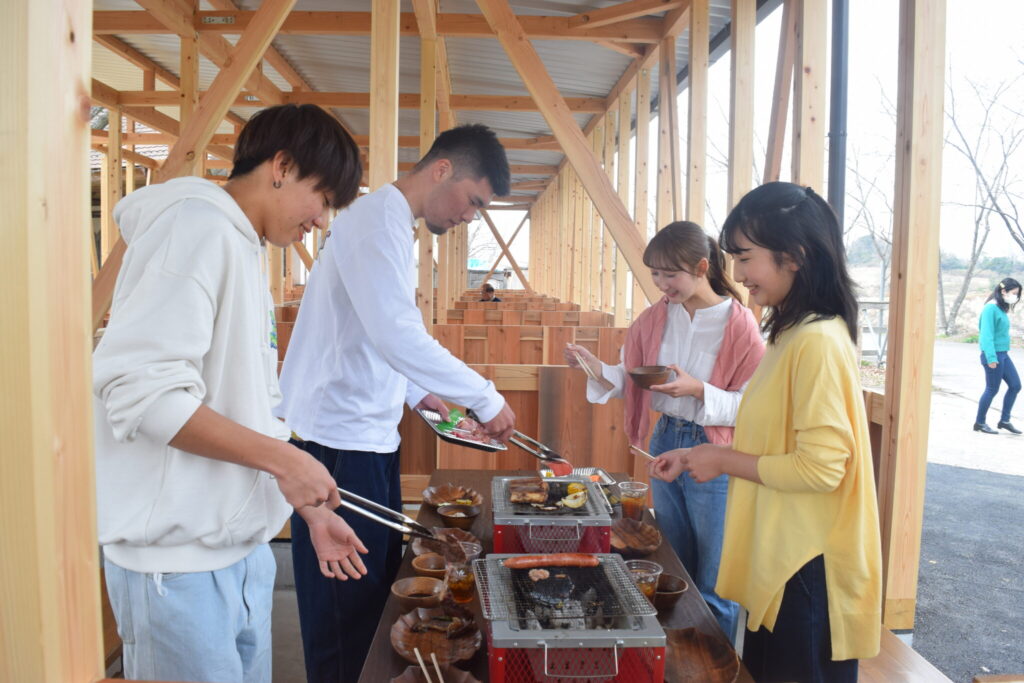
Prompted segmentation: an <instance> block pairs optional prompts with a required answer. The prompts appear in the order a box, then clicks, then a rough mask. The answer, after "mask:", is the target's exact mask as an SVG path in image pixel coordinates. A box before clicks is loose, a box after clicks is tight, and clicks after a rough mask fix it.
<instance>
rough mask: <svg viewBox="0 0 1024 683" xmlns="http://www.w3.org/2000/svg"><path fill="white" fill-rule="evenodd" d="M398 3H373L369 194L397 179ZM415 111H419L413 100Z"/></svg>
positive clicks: (378, 0) (381, 0)
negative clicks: (416, 109) (371, 161)
mask: <svg viewBox="0 0 1024 683" xmlns="http://www.w3.org/2000/svg"><path fill="white" fill-rule="evenodd" d="M398 19H399V7H398V0H373V22H372V26H373V29H372V36H371V38H370V84H371V92H370V93H369V95H370V159H372V160H373V165H372V166H370V168H369V169H368V173H369V177H370V185H369V187H370V191H371V192H372V191H374V190H376V189H378V188H379V187H381V186H382V185H386V184H387V183H390V182H392V181H393V180H395V179H396V178H397V177H398V168H397V167H398V24H399V22H398ZM416 107H417V108H419V107H420V101H419V96H417V101H416Z"/></svg>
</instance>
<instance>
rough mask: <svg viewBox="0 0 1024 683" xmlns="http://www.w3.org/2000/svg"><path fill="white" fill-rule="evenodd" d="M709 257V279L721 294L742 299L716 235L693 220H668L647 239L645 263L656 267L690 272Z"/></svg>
mask: <svg viewBox="0 0 1024 683" xmlns="http://www.w3.org/2000/svg"><path fill="white" fill-rule="evenodd" d="M704 258H706V259H707V260H708V272H707V278H708V283H709V284H710V285H711V290H712V291H713V292H714V293H715V294H718V295H719V296H731V297H732V298H733V299H736V300H738V301H739V300H740V295H739V293H738V292H737V291H736V287H735V285H733V282H732V279H731V278H730V277H729V274H728V273H727V272H726V270H725V255H724V254H723V253H722V250H721V249H719V248H718V242H717V241H716V240H715V238H714V237H712V236H711V235H709V234H707V233H706V232H704V228H702V227H700V226H699V225H697V224H696V223H692V222H690V221H676V222H675V223H669V224H668V225H666V226H665V227H664V228H662V229H661V230H659V231H658V233H657V234H656V235H655V236H654V237H653V238H652V239H651V241H650V242H648V243H647V248H646V249H645V250H644V265H645V266H647V267H648V268H653V269H655V270H668V271H673V272H678V271H680V270H681V271H684V272H687V273H690V274H691V275H692V274H693V273H694V271H695V270H696V268H697V264H699V263H700V260H701V259H704Z"/></svg>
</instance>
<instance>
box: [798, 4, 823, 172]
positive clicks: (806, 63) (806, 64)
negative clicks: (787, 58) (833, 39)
mask: <svg viewBox="0 0 1024 683" xmlns="http://www.w3.org/2000/svg"><path fill="white" fill-rule="evenodd" d="M799 8H800V9H799V12H798V13H797V22H796V27H797V28H796V68H795V73H796V74H797V78H796V80H795V81H794V89H793V158H792V161H793V182H794V183H797V184H799V185H806V186H809V187H813V188H814V189H815V190H817V191H819V192H820V191H823V187H824V184H825V126H826V124H827V123H828V115H827V111H826V108H825V107H826V104H825V85H826V83H827V79H828V59H827V55H826V50H825V43H826V41H827V38H828V0H801V1H800V4H799Z"/></svg>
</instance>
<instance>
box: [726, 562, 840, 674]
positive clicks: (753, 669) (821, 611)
mask: <svg viewBox="0 0 1024 683" xmlns="http://www.w3.org/2000/svg"><path fill="white" fill-rule="evenodd" d="M743 663H744V664H746V666H747V669H749V670H750V675H751V676H753V677H754V680H755V681H757V682H758V683H775V682H776V681H778V682H782V681H795V682H796V683H857V660H856V659H845V660H841V661H838V662H834V661H832V630H831V629H830V628H829V622H828V589H827V587H826V585H825V559H824V556H822V555H818V556H817V557H815V558H814V559H813V560H811V561H810V562H808V563H807V564H805V565H804V566H803V567H801V568H800V569H799V570H798V571H797V573H796V574H794V575H793V578H791V579H790V580H789V581H787V582H786V588H785V592H784V593H783V594H782V604H781V605H780V606H779V614H778V617H776V619H775V628H774V629H773V630H772V631H768V629H766V628H765V627H764V626H762V627H761V628H759V629H758V630H757V631H747V633H746V636H745V639H744V641H743Z"/></svg>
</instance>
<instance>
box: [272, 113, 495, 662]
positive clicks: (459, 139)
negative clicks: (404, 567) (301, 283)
mask: <svg viewBox="0 0 1024 683" xmlns="http://www.w3.org/2000/svg"><path fill="white" fill-rule="evenodd" d="M508 191H509V166H508V160H507V158H506V156H505V150H504V148H503V147H502V146H501V143H499V142H498V139H497V137H496V136H495V134H494V132H493V131H492V130H490V129H489V128H487V127H486V126H481V125H470V126H461V127H458V128H453V129H451V130H448V131H445V132H444V133H442V134H441V135H440V136H438V138H437V139H436V140H435V141H434V144H433V146H432V147H431V148H430V150H429V151H428V152H427V154H426V155H425V156H424V157H423V158H422V159H420V161H419V162H418V163H417V164H416V166H415V167H414V168H413V169H412V171H411V172H410V173H408V174H407V175H405V176H403V177H402V178H399V179H398V180H396V181H395V182H394V183H389V184H386V185H384V186H383V187H381V188H379V189H378V190H376V191H374V192H371V193H370V194H368V195H365V196H362V197H360V198H359V199H357V200H356V201H355V202H353V203H352V205H351V206H349V207H348V208H347V209H345V210H344V211H342V212H341V213H340V214H338V216H337V218H335V219H334V221H333V222H332V223H331V226H330V230H329V231H328V233H327V235H328V236H327V238H326V242H325V244H324V246H323V248H322V249H321V250H320V252H319V255H318V257H317V262H316V264H315V265H314V267H313V270H312V272H311V273H310V276H309V280H308V282H307V284H306V290H305V293H304V295H303V297H302V305H301V306H300V310H299V316H298V319H297V320H296V323H295V328H294V331H293V333H292V337H291V341H290V344H289V346H288V353H287V355H286V357H285V360H284V367H283V368H282V371H281V389H282V392H283V394H284V400H283V401H282V402H281V404H280V406H278V410H277V415H278V416H279V417H282V418H284V420H285V421H286V422H287V423H288V425H289V426H290V427H291V428H292V431H293V432H294V434H295V437H294V438H293V443H295V444H296V445H297V446H298V447H299V448H302V449H304V450H305V451H307V452H308V453H310V454H312V455H313V456H314V457H316V458H317V460H319V461H320V462H322V463H323V464H324V465H325V466H326V467H327V469H328V470H330V471H331V473H332V474H333V475H334V478H335V480H336V481H337V483H338V486H340V487H342V488H344V489H346V490H347V491H351V492H353V493H355V494H357V495H360V496H362V497H364V498H368V499H370V500H373V501H375V502H377V503H379V504H381V505H386V506H388V507H391V508H393V509H395V510H401V493H402V491H401V482H400V479H399V451H398V447H399V434H398V423H399V421H401V419H402V404H403V403H405V404H406V405H408V406H409V407H410V408H428V409H431V410H437V411H439V412H441V413H442V414H444V415H447V414H448V408H447V406H445V404H444V401H443V400H442V399H441V398H439V397H444V399H447V400H451V401H453V402H455V403H458V404H459V405H464V406H468V407H469V408H472V409H473V410H474V411H476V414H477V415H479V416H480V419H481V420H482V421H483V427H484V429H485V430H486V431H487V432H488V433H489V434H490V435H491V436H492V437H494V438H497V439H501V440H507V439H508V437H509V436H511V433H512V429H513V427H514V424H515V415H513V413H512V410H511V409H510V408H509V406H508V404H507V403H506V402H505V399H504V398H502V396H501V394H499V393H498V392H497V390H496V389H495V387H494V383H493V382H490V381H488V380H486V379H484V378H483V377H482V376H480V375H479V374H477V373H476V372H474V371H473V370H470V369H469V367H468V366H467V365H466V364H465V363H463V362H462V361H460V360H459V359H458V358H455V357H454V356H453V355H452V354H451V353H449V352H448V351H447V350H446V349H445V348H444V347H443V346H441V345H440V344H439V343H438V342H437V341H436V340H435V339H434V338H433V337H431V336H430V334H429V333H428V332H427V330H426V328H425V327H424V326H423V317H422V314H421V313H420V310H419V309H418V308H417V307H416V299H415V287H416V281H415V269H414V267H413V237H414V235H415V232H414V231H415V228H416V219H418V218H422V219H424V222H425V223H426V225H427V228H428V229H429V230H430V232H432V233H433V234H435V235H443V234H445V233H446V232H447V231H448V230H450V229H451V228H453V227H455V226H456V225H458V224H459V223H463V222H467V221H470V220H472V219H473V217H474V216H475V215H476V213H477V211H479V210H480V209H482V208H484V207H486V206H487V205H488V204H489V203H490V201H491V198H492V197H494V196H502V195H507V194H508ZM427 267H429V265H428V266H427ZM339 514H341V516H342V517H344V518H345V519H346V520H347V521H348V523H349V524H350V525H352V528H353V529H355V530H356V533H358V534H359V536H360V538H361V539H362V540H363V542H364V543H365V544H366V546H367V547H368V548H369V549H370V553H369V555H367V556H366V558H365V562H366V565H367V569H368V573H367V575H366V576H365V577H363V580H362V581H360V586H359V587H358V588H356V589H355V590H349V586H347V585H341V584H338V583H336V582H332V581H328V580H326V579H325V578H324V577H323V576H321V573H320V572H319V571H318V569H317V558H316V555H315V553H314V552H313V550H314V549H313V548H312V547H311V546H310V539H309V532H308V530H307V525H306V524H305V522H304V520H303V519H302V518H301V517H298V516H293V517H292V560H293V564H294V568H295V592H296V597H297V598H298V603H299V624H300V627H301V631H302V645H303V651H304V655H305V662H306V676H307V678H308V680H309V681H317V682H321V681H323V682H326V681H355V680H357V679H358V678H359V674H360V671H361V670H362V667H363V662H364V660H365V659H366V654H367V652H368V651H369V647H370V642H371V640H372V639H373V634H374V631H375V630H376V628H377V622H378V620H379V618H380V614H381V611H382V610H383V607H384V603H385V601H386V600H387V596H388V593H389V590H390V586H391V583H392V581H393V579H394V577H395V574H396V573H397V571H398V566H399V564H400V562H401V537H400V535H399V534H398V533H396V532H394V531H390V530H389V529H387V528H386V527H383V526H381V525H378V524H376V523H374V522H372V521H369V520H366V519H365V518H363V517H360V516H359V515H354V514H352V513H350V512H348V511H344V512H339Z"/></svg>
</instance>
